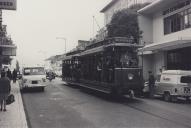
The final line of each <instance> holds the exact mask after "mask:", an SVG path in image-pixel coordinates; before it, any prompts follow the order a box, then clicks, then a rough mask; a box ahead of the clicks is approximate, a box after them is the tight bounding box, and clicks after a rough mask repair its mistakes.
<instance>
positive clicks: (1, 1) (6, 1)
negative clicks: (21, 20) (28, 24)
mask: <svg viewBox="0 0 191 128" xmlns="http://www.w3.org/2000/svg"><path fill="white" fill-rule="evenodd" d="M0 9H4V10H16V9H17V0H0Z"/></svg>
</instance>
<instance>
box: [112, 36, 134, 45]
mask: <svg viewBox="0 0 191 128" xmlns="http://www.w3.org/2000/svg"><path fill="white" fill-rule="evenodd" d="M114 41H115V42H117V43H130V44H133V39H131V38H127V37H114Z"/></svg>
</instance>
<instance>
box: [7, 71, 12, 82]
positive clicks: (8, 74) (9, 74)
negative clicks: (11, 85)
mask: <svg viewBox="0 0 191 128" xmlns="http://www.w3.org/2000/svg"><path fill="white" fill-rule="evenodd" d="M7 77H8V78H9V80H11V79H12V73H11V71H10V69H8V71H7Z"/></svg>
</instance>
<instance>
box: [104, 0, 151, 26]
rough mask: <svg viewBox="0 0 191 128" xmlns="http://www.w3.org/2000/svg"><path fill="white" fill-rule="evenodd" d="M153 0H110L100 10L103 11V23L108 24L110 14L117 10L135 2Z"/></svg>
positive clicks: (149, 0)
mask: <svg viewBox="0 0 191 128" xmlns="http://www.w3.org/2000/svg"><path fill="white" fill-rule="evenodd" d="M152 1H154V0H112V1H111V2H110V3H109V4H108V5H106V6H105V7H104V8H103V9H102V10H101V12H102V13H104V23H105V25H107V24H109V23H110V21H111V19H112V16H113V14H114V13H116V12H117V11H119V10H122V9H125V8H129V7H130V6H132V5H135V4H141V3H146V2H147V3H151V2H152Z"/></svg>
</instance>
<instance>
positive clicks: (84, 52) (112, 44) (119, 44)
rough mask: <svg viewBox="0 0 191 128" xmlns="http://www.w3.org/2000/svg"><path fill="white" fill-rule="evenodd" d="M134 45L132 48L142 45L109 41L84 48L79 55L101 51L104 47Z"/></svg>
mask: <svg viewBox="0 0 191 128" xmlns="http://www.w3.org/2000/svg"><path fill="white" fill-rule="evenodd" d="M112 46H114V47H132V48H133V47H134V48H140V47H143V46H141V45H138V44H130V43H111V44H107V45H103V46H99V47H95V48H92V49H88V50H85V51H83V52H81V53H80V55H81V56H84V55H88V54H94V53H98V52H102V51H104V49H105V48H107V47H112Z"/></svg>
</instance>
